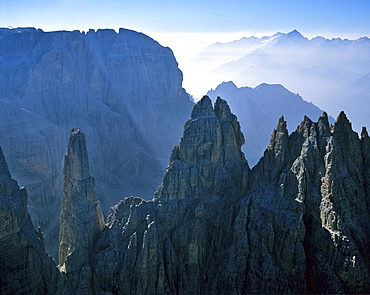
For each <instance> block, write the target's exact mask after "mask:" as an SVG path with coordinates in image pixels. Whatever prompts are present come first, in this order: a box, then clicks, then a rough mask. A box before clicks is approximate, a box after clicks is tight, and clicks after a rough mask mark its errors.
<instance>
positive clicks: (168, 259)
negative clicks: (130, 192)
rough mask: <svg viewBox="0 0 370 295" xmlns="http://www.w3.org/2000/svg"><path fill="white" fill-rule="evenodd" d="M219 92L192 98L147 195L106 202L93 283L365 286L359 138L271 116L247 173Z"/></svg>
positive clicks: (144, 287)
mask: <svg viewBox="0 0 370 295" xmlns="http://www.w3.org/2000/svg"><path fill="white" fill-rule="evenodd" d="M243 142H244V139H243V136H242V134H241V132H240V129H239V124H238V123H237V121H236V119H235V116H233V115H231V113H230V110H229V108H228V106H227V104H226V102H225V101H223V100H221V99H218V100H217V102H216V104H215V107H214V108H213V107H212V105H211V102H210V100H209V98H207V97H204V98H203V99H202V100H201V101H200V102H198V103H197V104H196V105H195V107H194V109H193V112H192V115H191V118H190V119H189V121H188V122H187V123H186V124H185V129H184V135H183V137H182V139H181V141H180V144H179V145H177V146H176V147H175V148H174V150H173V152H172V155H171V158H170V165H169V166H168V168H167V169H166V174H165V176H164V180H163V183H162V185H161V186H160V187H159V189H158V191H157V192H156V194H155V197H154V199H153V200H152V201H144V200H142V199H139V198H127V199H125V200H123V201H121V202H120V203H119V204H117V205H116V206H114V207H113V208H112V209H111V211H110V214H109V216H108V220H107V227H106V228H105V229H104V231H103V233H102V236H101V238H100V239H99V241H98V243H97V248H96V251H97V252H96V254H95V256H94V257H95V258H96V259H95V263H94V264H95V277H94V281H95V282H96V285H95V287H96V290H100V291H101V290H103V291H104V292H111V293H113V294H120V293H139V294H147V293H161V294H162V293H168V294H173V293H180V294H182V293H192V294H204V293H273V294H276V293H307V292H313V293H367V292H369V283H370V276H369V274H370V268H369V266H370V265H369V253H370V252H369V235H368V232H369V217H370V216H369V210H368V208H369V188H368V187H369V183H368V179H369V167H368V166H369V161H368V158H369V155H368V151H369V137H368V135H367V132H366V131H365V130H364V131H363V133H362V137H361V139H359V138H358V135H357V134H356V133H355V132H353V131H352V129H351V125H350V123H349V122H348V120H347V118H346V117H345V115H344V114H343V113H341V114H340V115H339V116H338V119H337V121H336V122H335V124H334V126H330V125H329V122H328V117H327V115H326V114H325V113H324V114H323V115H322V116H321V117H320V118H319V120H318V122H317V123H314V122H312V121H311V120H310V119H309V118H308V117H305V118H304V120H303V121H302V123H301V124H300V125H299V126H298V127H297V129H296V131H295V132H293V133H292V134H290V135H289V132H288V130H287V128H286V122H285V121H284V118H280V120H279V122H278V125H277V128H276V129H275V130H274V131H273V133H272V135H271V140H270V144H269V146H268V148H267V149H266V151H265V153H264V157H263V158H262V159H261V160H260V161H259V163H258V164H257V165H256V166H255V167H254V168H253V170H252V171H250V170H249V168H248V165H247V163H246V161H245V159H244V157H243V155H242V153H241V151H240V148H241V145H242V143H243Z"/></svg>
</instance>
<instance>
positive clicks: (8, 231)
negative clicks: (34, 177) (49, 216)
mask: <svg viewBox="0 0 370 295" xmlns="http://www.w3.org/2000/svg"><path fill="white" fill-rule="evenodd" d="M0 264H1V268H0V293H1V294H56V293H57V287H58V280H60V276H59V271H58V270H57V268H56V265H55V263H54V261H53V260H52V259H51V257H50V256H48V255H47V254H46V253H45V247H44V240H43V235H42V232H41V231H40V229H39V231H36V229H35V228H34V226H33V224H32V221H31V219H30V216H29V214H28V211H27V192H26V190H25V188H19V187H18V184H17V182H16V181H15V180H14V179H12V178H11V175H10V173H9V170H8V166H7V163H6V161H5V158H4V155H3V153H2V150H1V148H0ZM62 289H63V287H62V285H61V286H60V290H62Z"/></svg>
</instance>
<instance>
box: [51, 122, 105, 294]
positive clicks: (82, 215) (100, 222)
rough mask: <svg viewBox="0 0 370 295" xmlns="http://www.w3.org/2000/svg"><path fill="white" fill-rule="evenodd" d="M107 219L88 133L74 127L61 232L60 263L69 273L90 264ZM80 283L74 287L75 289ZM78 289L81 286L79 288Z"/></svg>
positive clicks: (64, 191) (70, 144) (65, 186)
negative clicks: (91, 165)
mask: <svg viewBox="0 0 370 295" xmlns="http://www.w3.org/2000/svg"><path fill="white" fill-rule="evenodd" d="M103 228H104V218H103V214H102V212H101V209H100V205H99V201H98V199H97V197H96V193H95V179H94V178H93V177H91V176H90V172H89V163H88V155H87V149H86V141H85V135H84V133H83V132H82V131H81V130H80V129H78V128H73V129H72V131H71V134H70V138H69V144H68V153H67V154H66V155H65V157H64V189H63V195H62V210H61V215H60V233H59V253H58V254H59V257H58V258H59V266H60V268H61V269H62V270H64V271H66V272H67V274H68V273H74V272H75V271H77V272H79V271H80V270H81V268H82V267H83V266H84V265H87V267H89V256H90V255H91V253H92V250H93V247H94V243H95V241H96V239H97V237H98V235H99V234H100V232H101V231H102V230H103ZM76 288H77V286H76V285H73V286H72V289H73V290H75V289H76ZM76 290H77V289H76Z"/></svg>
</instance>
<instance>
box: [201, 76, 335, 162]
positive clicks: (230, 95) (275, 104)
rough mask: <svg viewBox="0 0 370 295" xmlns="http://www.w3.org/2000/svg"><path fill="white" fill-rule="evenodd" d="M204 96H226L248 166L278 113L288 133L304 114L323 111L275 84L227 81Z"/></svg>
mask: <svg viewBox="0 0 370 295" xmlns="http://www.w3.org/2000/svg"><path fill="white" fill-rule="evenodd" d="M207 95H208V96H209V97H210V98H211V99H212V100H213V101H216V98H217V97H222V98H224V99H226V100H227V101H228V104H229V106H230V109H231V111H232V112H233V113H234V114H235V115H236V116H237V117H238V118H239V122H240V125H241V129H242V132H243V133H244V134H247V135H248V140H247V141H246V142H245V144H244V145H243V147H242V150H243V152H244V154H245V156H246V158H247V159H248V163H249V165H250V166H251V167H253V166H254V165H255V164H256V163H257V162H258V161H259V159H260V158H261V157H262V155H263V151H264V150H265V147H266V146H267V145H268V143H269V140H270V134H271V130H272V129H273V128H274V127H275V125H276V122H277V121H278V120H279V118H280V117H281V116H284V118H285V119H286V120H287V122H289V126H288V130H289V131H290V132H292V131H294V130H295V128H296V127H297V126H298V125H299V124H300V122H301V120H302V118H303V117H304V116H307V117H309V118H311V119H313V120H315V119H317V118H319V117H320V116H321V115H322V113H323V112H324V111H323V110H320V109H319V108H318V107H317V106H315V105H313V104H312V103H309V102H307V101H305V100H303V99H302V97H300V96H299V95H297V94H294V93H292V92H290V91H289V90H287V89H286V88H285V87H283V86H282V85H279V84H276V85H271V84H266V83H263V84H260V85H258V86H257V87H255V88H251V87H240V88H238V87H237V86H236V85H235V84H234V83H233V82H231V81H229V82H224V83H222V84H220V85H218V86H217V87H216V89H214V90H210V91H208V93H207ZM329 121H330V122H331V123H333V122H334V119H333V118H331V117H329Z"/></svg>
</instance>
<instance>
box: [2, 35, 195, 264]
mask: <svg viewBox="0 0 370 295" xmlns="http://www.w3.org/2000/svg"><path fill="white" fill-rule="evenodd" d="M0 57H1V59H0V101H1V105H2V106H3V105H4V108H2V107H1V108H0V112H1V114H2V115H4V116H3V118H4V120H3V121H2V123H1V125H0V128H1V129H0V132H1V134H0V143H1V144H2V146H3V148H4V154H5V156H6V158H7V160H8V162H9V166H10V167H11V169H12V171H13V173H14V175H15V176H16V177H17V179H18V180H19V182H20V183H21V185H25V186H27V188H28V190H29V194H30V197H29V203H30V205H31V206H30V212H31V214H32V215H31V216H32V219H33V220H34V222H35V224H36V225H40V226H42V228H43V230H44V231H46V237H45V238H46V242H47V248H48V251H49V252H50V253H52V254H53V256H54V257H55V256H56V253H57V251H56V248H57V244H56V243H55V241H57V238H56V237H57V236H58V219H57V218H55V216H59V213H58V211H59V210H60V206H59V204H58V203H59V201H56V200H60V196H61V195H62V189H63V185H62V182H63V154H64V152H65V150H66V139H67V138H68V134H69V131H70V130H71V128H73V127H75V126H78V127H79V128H81V129H82V130H84V132H85V133H86V135H87V141H88V144H87V146H88V150H89V155H90V159H91V170H92V173H93V175H94V176H95V178H96V182H97V194H98V196H99V199H100V200H101V204H102V209H103V211H105V212H108V210H109V207H110V206H112V205H114V204H116V203H117V202H118V201H119V200H120V199H122V198H123V197H124V196H126V195H135V196H142V197H147V196H151V195H153V193H154V191H155V190H156V188H157V187H158V185H159V184H160V182H161V178H162V176H163V171H164V168H165V167H166V165H167V163H168V159H167V158H168V155H169V154H170V152H171V149H172V148H173V146H174V145H175V144H176V143H177V134H179V133H180V132H181V130H182V125H183V122H184V121H186V119H187V118H188V115H189V112H190V110H191V108H192V106H193V103H192V102H191V101H190V99H189V96H188V95H187V94H186V92H185V90H184V89H183V88H182V87H181V83H182V73H181V71H180V70H179V69H178V67H177V62H176V60H175V58H174V56H173V53H172V51H171V50H170V49H169V48H166V47H162V46H161V45H160V44H158V43H157V42H156V41H154V40H153V39H151V38H149V37H148V36H145V35H144V34H141V33H137V32H134V31H130V30H125V29H121V30H120V31H119V33H116V32H115V31H114V30H98V31H94V30H90V31H89V32H87V33H86V34H85V33H81V32H78V31H73V32H68V31H58V32H43V31H42V30H36V29H33V28H17V29H5V28H3V29H1V30H0ZM14 129H17V133H15V132H14ZM45 207H52V208H55V211H52V210H50V211H49V210H47V211H46V213H45V212H43V211H45V210H43V208H45ZM48 213H50V214H48ZM49 237H50V238H49ZM51 240H53V241H54V244H53V243H52V241H51Z"/></svg>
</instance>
